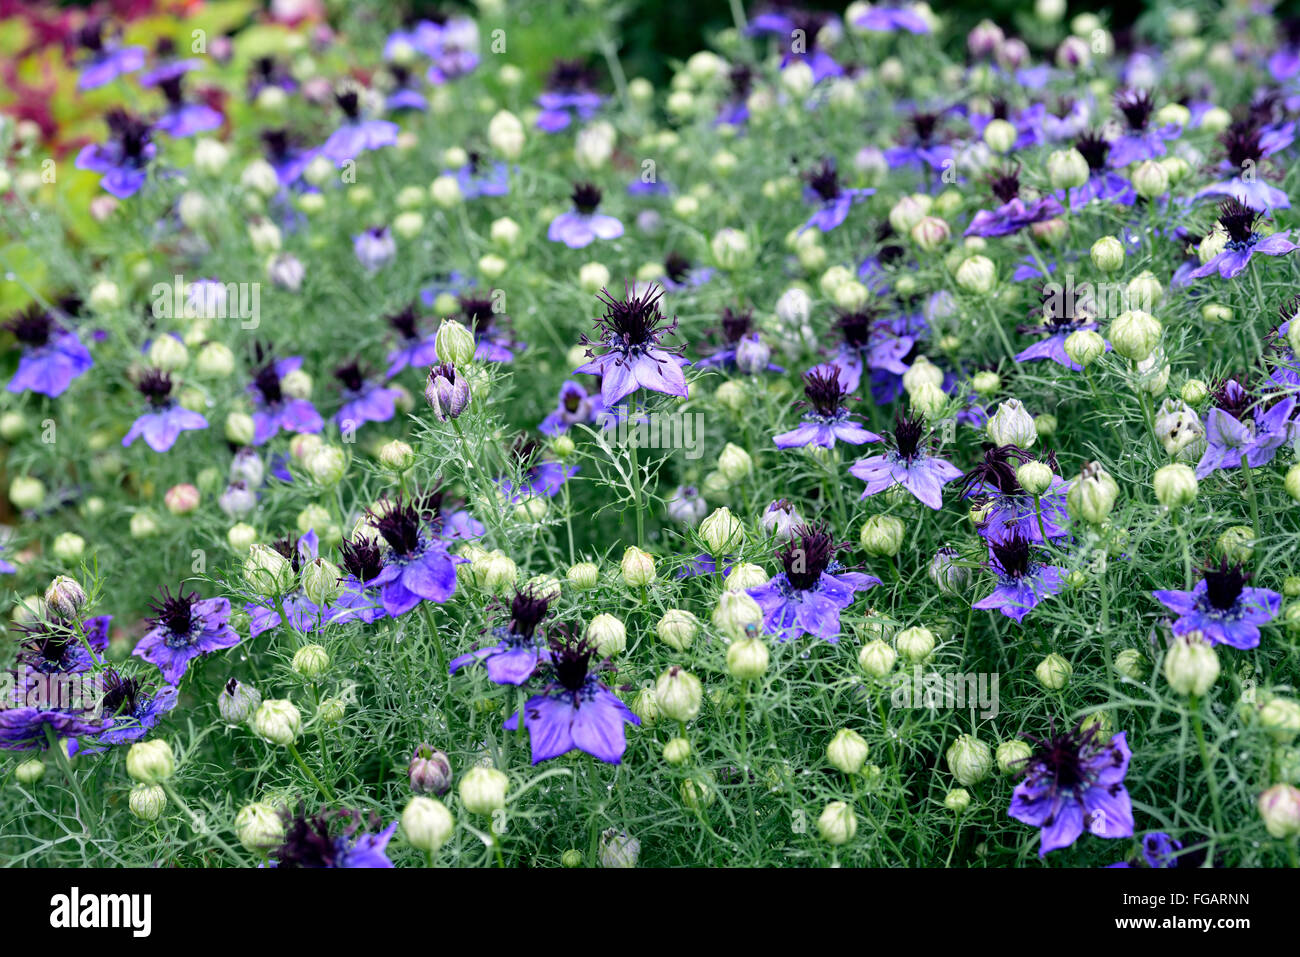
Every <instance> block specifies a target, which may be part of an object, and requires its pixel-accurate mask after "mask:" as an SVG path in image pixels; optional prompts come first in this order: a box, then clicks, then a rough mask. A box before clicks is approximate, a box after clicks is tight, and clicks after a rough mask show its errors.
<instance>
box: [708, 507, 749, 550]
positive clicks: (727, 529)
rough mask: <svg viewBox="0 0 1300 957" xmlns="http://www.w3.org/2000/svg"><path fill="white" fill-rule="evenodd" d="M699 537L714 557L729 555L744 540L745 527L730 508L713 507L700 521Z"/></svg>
mask: <svg viewBox="0 0 1300 957" xmlns="http://www.w3.org/2000/svg"><path fill="white" fill-rule="evenodd" d="M700 538H702V539H703V540H704V544H705V545H707V546H708V547H709V554H711V555H713V556H714V557H721V556H723V555H730V554H731V553H732V552H734V551H736V549H738V548H740V546H741V545H742V544H743V543H744V541H745V527H744V526H743V525H741V523H740V520H739V519H738V518H736V516H734V515H732V514H731V509H729V508H726V507H725V506H724V507H723V508H715V509H714V510H713V511H712V512H711V513H710V514H709V516H708V517H707V518H705V519H704V521H702V522H701V523H700Z"/></svg>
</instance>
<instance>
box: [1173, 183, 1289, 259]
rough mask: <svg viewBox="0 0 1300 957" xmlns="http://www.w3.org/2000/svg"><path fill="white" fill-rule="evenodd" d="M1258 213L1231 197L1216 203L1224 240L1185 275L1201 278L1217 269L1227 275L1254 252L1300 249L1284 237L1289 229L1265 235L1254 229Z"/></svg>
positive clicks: (1270, 253)
mask: <svg viewBox="0 0 1300 957" xmlns="http://www.w3.org/2000/svg"><path fill="white" fill-rule="evenodd" d="M1259 215H1260V214H1259V213H1258V212H1256V211H1255V210H1253V209H1251V208H1250V207H1248V206H1244V205H1242V204H1241V203H1239V202H1237V200H1235V199H1227V200H1224V201H1223V203H1222V204H1221V205H1220V206H1219V225H1220V226H1222V227H1223V230H1224V232H1226V233H1227V234H1228V244H1227V245H1226V246H1225V247H1224V249H1223V252H1221V253H1219V254H1218V255H1217V256H1215V257H1214V258H1213V259H1211V260H1210V261H1209V262H1207V263H1205V265H1203V266H1201V267H1200V268H1199V269H1193V270H1192V271H1191V273H1189V274H1188V275H1189V276H1190V277H1191V278H1192V279H1203V278H1204V277H1206V276H1208V275H1210V274H1211V273H1214V272H1217V273H1218V274H1219V275H1220V276H1222V277H1223V278H1224V279H1231V278H1232V277H1233V276H1235V275H1237V274H1238V273H1239V272H1241V271H1242V270H1243V269H1245V268H1246V266H1247V265H1249V264H1250V258H1251V257H1252V256H1254V255H1255V254H1256V253H1260V254H1262V255H1265V256H1285V255H1286V254H1287V253H1289V252H1294V251H1295V250H1297V249H1300V246H1297V245H1296V244H1295V243H1293V242H1291V241H1290V240H1289V239H1288V238H1287V237H1288V236H1289V235H1290V234H1291V230H1289V229H1284V230H1282V231H1281V232H1279V233H1273V235H1271V236H1269V237H1267V238H1265V237H1263V236H1261V235H1260V234H1259V233H1258V232H1256V231H1255V223H1256V222H1257V221H1258V220H1259Z"/></svg>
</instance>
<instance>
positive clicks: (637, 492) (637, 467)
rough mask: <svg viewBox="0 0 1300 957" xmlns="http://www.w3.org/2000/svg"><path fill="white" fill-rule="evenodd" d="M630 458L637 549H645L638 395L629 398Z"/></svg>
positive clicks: (630, 480) (634, 394)
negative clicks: (638, 437) (638, 447)
mask: <svg viewBox="0 0 1300 957" xmlns="http://www.w3.org/2000/svg"><path fill="white" fill-rule="evenodd" d="M627 424H628V437H629V441H628V458H629V461H630V463H631V466H632V474H631V476H630V477H629V482H631V488H630V491H631V492H632V508H633V510H634V511H635V512H636V547H637V548H645V512H644V511H643V510H642V508H641V463H640V461H639V456H638V455H637V446H636V443H637V439H636V393H633V394H632V395H630V396H628V397H627Z"/></svg>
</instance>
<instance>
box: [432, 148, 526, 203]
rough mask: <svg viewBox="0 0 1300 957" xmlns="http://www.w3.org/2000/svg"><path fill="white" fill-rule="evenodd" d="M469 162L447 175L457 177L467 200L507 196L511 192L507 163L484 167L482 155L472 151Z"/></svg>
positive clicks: (462, 193) (461, 191)
mask: <svg viewBox="0 0 1300 957" xmlns="http://www.w3.org/2000/svg"><path fill="white" fill-rule="evenodd" d="M468 155H469V162H468V163H466V164H465V165H464V166H462V167H461V168H460V169H458V170H455V171H454V172H448V173H447V175H449V176H455V177H456V182H457V183H458V184H459V185H460V193H461V195H462V196H464V197H465V198H466V199H477V198H478V197H480V196H505V195H506V194H508V193H509V192H510V168H509V167H508V166H506V164H505V163H493V164H492V165H491V166H487V167H484V165H483V157H482V155H481V154H479V153H477V152H474V151H473V150H471V151H470V152H469V154H468Z"/></svg>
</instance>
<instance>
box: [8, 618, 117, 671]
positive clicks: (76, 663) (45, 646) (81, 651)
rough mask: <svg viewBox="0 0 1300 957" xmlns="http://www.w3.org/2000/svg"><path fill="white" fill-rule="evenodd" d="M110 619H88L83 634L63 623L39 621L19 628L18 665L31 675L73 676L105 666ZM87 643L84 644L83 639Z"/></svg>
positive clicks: (82, 629) (82, 624)
mask: <svg viewBox="0 0 1300 957" xmlns="http://www.w3.org/2000/svg"><path fill="white" fill-rule="evenodd" d="M111 620H112V616H111V615H102V616H100V617H97V618H87V619H86V620H85V621H83V622H82V623H81V634H80V635H78V634H77V632H76V630H75V628H74V627H73V626H72V625H70V624H68V623H66V622H61V621H40V622H35V623H33V624H30V625H23V626H20V627H18V628H17V630H18V632H19V635H20V637H19V638H18V655H17V658H16V664H17V665H21V666H22V668H23V670H24V671H25V672H26V673H28V674H29V675H71V674H81V673H82V672H86V671H90V670H91V669H92V668H95V667H97V666H98V665H100V664H102V663H103V653H104V651H106V650H107V648H108V626H109V622H110V621H111ZM83 637H84V638H85V641H84V642H83V641H82V638H83Z"/></svg>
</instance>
